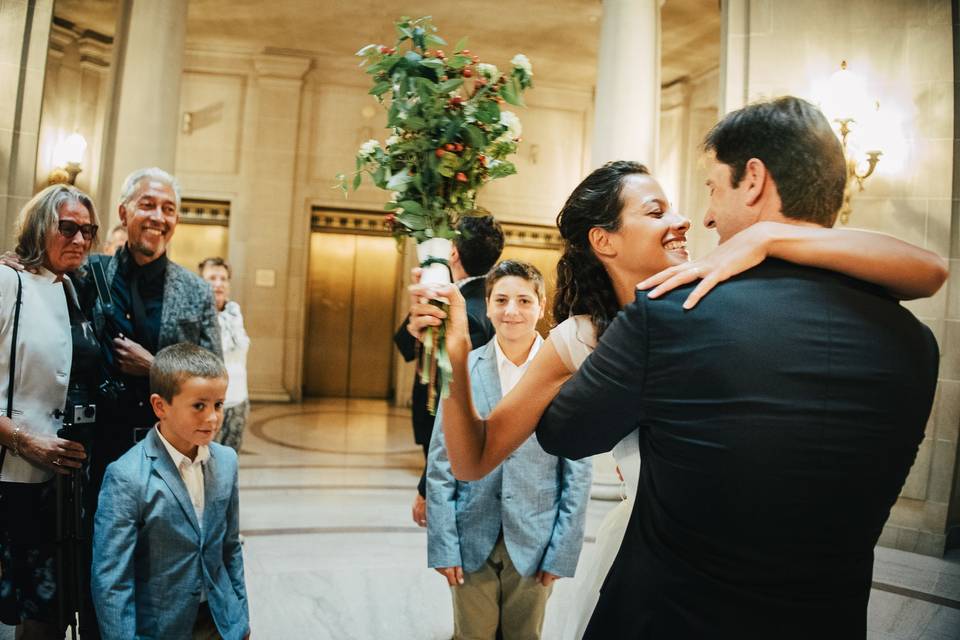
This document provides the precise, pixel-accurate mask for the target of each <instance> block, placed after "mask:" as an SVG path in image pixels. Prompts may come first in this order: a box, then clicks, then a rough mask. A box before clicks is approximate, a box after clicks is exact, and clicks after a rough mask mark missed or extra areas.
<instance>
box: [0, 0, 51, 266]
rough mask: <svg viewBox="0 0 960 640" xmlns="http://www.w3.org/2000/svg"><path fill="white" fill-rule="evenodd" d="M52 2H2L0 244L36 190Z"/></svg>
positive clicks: (10, 233)
mask: <svg viewBox="0 0 960 640" xmlns="http://www.w3.org/2000/svg"><path fill="white" fill-rule="evenodd" d="M52 19H53V0H31V1H30V2H16V1H13V0H5V1H4V2H0V246H3V247H10V246H12V244H13V233H14V231H13V230H14V226H15V224H16V219H17V214H18V213H19V211H20V208H21V207H23V205H24V204H26V202H27V201H28V200H29V199H30V198H31V196H32V195H33V192H34V190H35V187H36V180H35V174H36V166H37V140H38V136H39V132H40V108H41V103H42V98H43V81H44V75H45V74H46V66H47V43H48V41H49V38H50V23H51V20H52Z"/></svg>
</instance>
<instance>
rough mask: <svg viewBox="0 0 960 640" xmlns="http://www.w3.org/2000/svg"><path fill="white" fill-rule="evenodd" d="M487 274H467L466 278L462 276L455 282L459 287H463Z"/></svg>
mask: <svg viewBox="0 0 960 640" xmlns="http://www.w3.org/2000/svg"><path fill="white" fill-rule="evenodd" d="M486 277H487V276H486V275H482V276H467V277H466V278H460V279H459V280H457V281H456V282H454V283H453V284H455V285H457V289H463V287H464V285H466V284H468V283H470V282H473V281H474V280H479V279H480V278H486Z"/></svg>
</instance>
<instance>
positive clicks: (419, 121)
mask: <svg viewBox="0 0 960 640" xmlns="http://www.w3.org/2000/svg"><path fill="white" fill-rule="evenodd" d="M426 126H427V121H426V120H424V119H423V118H421V117H419V116H407V119H406V120H404V121H403V128H404V129H406V130H407V131H419V130H420V129H423V128H424V127H426Z"/></svg>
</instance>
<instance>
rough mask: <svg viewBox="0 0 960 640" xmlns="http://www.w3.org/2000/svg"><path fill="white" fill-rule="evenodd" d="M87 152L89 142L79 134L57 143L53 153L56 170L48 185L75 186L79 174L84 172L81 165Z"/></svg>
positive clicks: (49, 177)
mask: <svg viewBox="0 0 960 640" xmlns="http://www.w3.org/2000/svg"><path fill="white" fill-rule="evenodd" d="M86 152H87V141H86V139H84V137H83V136H82V135H80V134H79V133H71V134H70V135H69V136H67V137H66V138H64V139H63V140H61V141H60V142H58V143H57V146H56V148H55V149H54V151H53V165H54V169H53V170H52V171H51V172H50V175H49V176H48V177H47V184H58V183H67V184H74V183H76V181H77V174H78V173H80V172H81V171H83V168H82V167H81V164H82V163H83V156H84V154H85V153H86Z"/></svg>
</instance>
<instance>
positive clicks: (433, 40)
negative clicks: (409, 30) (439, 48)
mask: <svg viewBox="0 0 960 640" xmlns="http://www.w3.org/2000/svg"><path fill="white" fill-rule="evenodd" d="M426 40H427V44H432V45H435V46H436V45H446V44H447V41H446V40H444V39H443V38H441V37H440V36H438V35H436V34H435V33H430V34H427V37H426Z"/></svg>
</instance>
